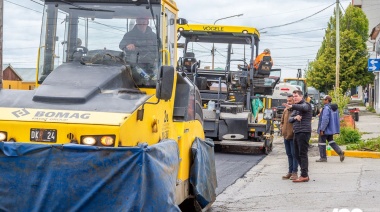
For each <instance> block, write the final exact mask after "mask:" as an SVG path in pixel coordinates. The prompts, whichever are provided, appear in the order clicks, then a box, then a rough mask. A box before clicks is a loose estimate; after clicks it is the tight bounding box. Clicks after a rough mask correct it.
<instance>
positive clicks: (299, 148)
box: [285, 90, 313, 183]
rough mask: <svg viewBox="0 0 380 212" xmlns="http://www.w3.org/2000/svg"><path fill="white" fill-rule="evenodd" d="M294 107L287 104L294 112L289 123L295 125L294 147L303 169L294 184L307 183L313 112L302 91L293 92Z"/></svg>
mask: <svg viewBox="0 0 380 212" xmlns="http://www.w3.org/2000/svg"><path fill="white" fill-rule="evenodd" d="M293 99H294V103H295V104H293V105H289V104H286V105H285V106H286V107H287V108H291V109H292V110H293V112H292V114H291V115H290V118H289V122H290V123H293V132H294V147H295V154H296V158H297V161H298V163H299V164H300V167H301V176H300V177H299V178H298V179H295V180H293V182H295V183H298V182H307V181H309V180H310V178H309V174H308V172H309V159H308V155H307V153H308V151H309V140H310V136H311V120H312V117H313V112H312V108H311V105H310V103H308V102H306V101H305V100H304V99H303V92H302V91H300V90H295V91H293Z"/></svg>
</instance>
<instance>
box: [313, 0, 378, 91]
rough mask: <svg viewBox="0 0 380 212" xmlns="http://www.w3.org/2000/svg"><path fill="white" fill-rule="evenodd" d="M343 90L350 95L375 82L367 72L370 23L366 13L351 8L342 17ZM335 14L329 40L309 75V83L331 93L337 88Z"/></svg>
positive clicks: (328, 35) (327, 35) (327, 36)
mask: <svg viewBox="0 0 380 212" xmlns="http://www.w3.org/2000/svg"><path fill="white" fill-rule="evenodd" d="M340 16H341V18H340V26H341V27H340V34H339V35H340V72H339V75H340V77H339V84H340V88H341V89H340V90H341V91H342V92H346V91H347V90H348V89H349V88H351V87H356V86H359V85H366V84H368V83H370V82H371V81H372V80H373V74H372V73H370V72H368V71H367V61H368V52H367V48H366V41H367V38H368V19H367V17H366V15H365V14H364V13H363V11H362V10H361V9H359V8H357V7H354V6H352V5H349V6H348V8H347V9H346V13H345V14H344V15H342V14H341V13H340ZM335 20H336V19H335V13H334V15H333V16H332V17H331V18H330V21H329V23H328V24H327V29H326V31H325V37H324V39H323V42H322V45H321V47H320V48H319V50H318V53H317V57H316V59H315V60H314V61H312V62H311V63H310V64H309V70H308V71H307V73H306V77H307V80H308V83H309V84H310V85H312V86H314V87H315V88H317V89H319V90H323V91H325V92H327V91H328V90H331V89H333V87H334V85H335V63H336V56H335V55H336V29H335Z"/></svg>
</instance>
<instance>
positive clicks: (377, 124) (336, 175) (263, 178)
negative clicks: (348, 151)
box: [210, 107, 380, 212]
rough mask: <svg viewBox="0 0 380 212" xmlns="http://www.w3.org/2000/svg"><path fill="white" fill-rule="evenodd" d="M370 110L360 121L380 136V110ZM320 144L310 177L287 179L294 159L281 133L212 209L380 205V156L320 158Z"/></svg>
mask: <svg viewBox="0 0 380 212" xmlns="http://www.w3.org/2000/svg"><path fill="white" fill-rule="evenodd" d="M364 110H365V108H364V107H361V113H360V118H359V122H356V124H357V127H358V128H359V130H360V131H361V132H366V134H364V135H366V138H373V137H378V136H379V135H380V116H378V115H376V114H373V113H370V112H368V111H364ZM314 122H318V120H315V121H314ZM317 148H318V147H317V144H313V145H312V146H311V147H310V151H309V176H310V181H309V182H305V183H293V182H292V181H291V180H282V178H281V177H282V176H283V175H285V174H286V173H287V166H288V162H287V156H286V154H285V148H284V144H283V139H282V138H281V137H277V138H276V139H275V141H274V150H273V152H272V153H270V154H269V155H268V156H267V157H266V158H264V159H263V160H262V161H261V162H260V163H259V164H258V165H256V166H255V167H253V168H252V169H251V170H250V171H249V172H247V173H246V175H245V176H244V177H242V178H240V179H239V180H237V181H236V182H235V183H234V184H233V185H231V186H230V187H228V188H227V189H226V190H225V191H224V192H222V193H221V194H220V195H219V196H218V197H217V199H216V202H215V203H214V204H213V207H212V209H211V210H210V211H213V212H214V211H218V212H219V211H330V212H333V211H334V212H335V211H339V210H341V209H347V210H341V211H355V212H359V211H363V212H367V211H374V212H378V211H380V201H379V199H380V180H378V179H379V176H380V160H379V159H372V158H356V157H346V159H345V160H344V162H340V161H339V157H336V156H331V157H328V162H327V163H317V162H315V160H316V159H318V158H319V153H318V150H317ZM353 209H358V210H353ZM359 209H360V210H359Z"/></svg>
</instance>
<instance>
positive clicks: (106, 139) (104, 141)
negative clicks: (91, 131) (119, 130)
mask: <svg viewBox="0 0 380 212" xmlns="http://www.w3.org/2000/svg"><path fill="white" fill-rule="evenodd" d="M100 143H101V144H103V145H104V146H111V145H113V144H114V139H113V138H112V137H111V136H103V137H102V138H101V139H100Z"/></svg>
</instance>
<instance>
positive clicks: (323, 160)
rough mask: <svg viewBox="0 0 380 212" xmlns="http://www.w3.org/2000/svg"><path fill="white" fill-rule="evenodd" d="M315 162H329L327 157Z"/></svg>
mask: <svg viewBox="0 0 380 212" xmlns="http://www.w3.org/2000/svg"><path fill="white" fill-rule="evenodd" d="M315 162H327V158H319V159H318V160H316V161H315Z"/></svg>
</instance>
